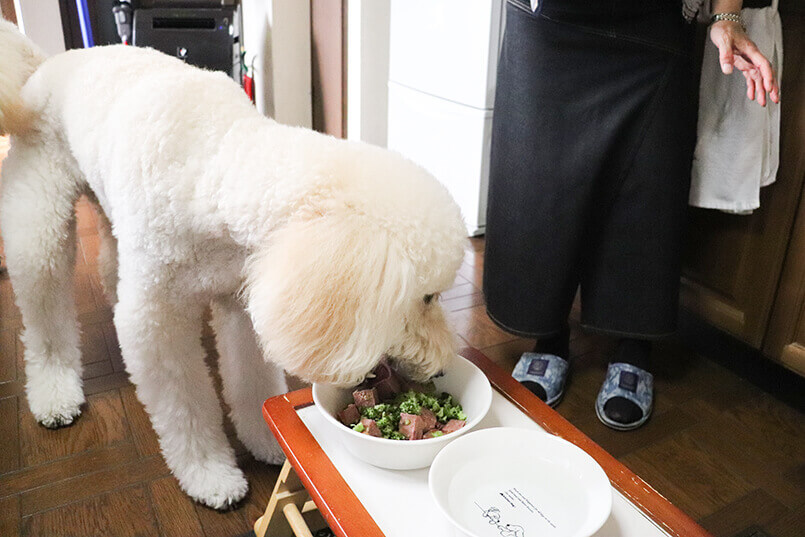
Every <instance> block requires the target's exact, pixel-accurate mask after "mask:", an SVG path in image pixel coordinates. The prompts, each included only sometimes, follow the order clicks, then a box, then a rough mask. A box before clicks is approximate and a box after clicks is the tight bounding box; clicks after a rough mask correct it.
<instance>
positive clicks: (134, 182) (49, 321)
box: [0, 22, 466, 508]
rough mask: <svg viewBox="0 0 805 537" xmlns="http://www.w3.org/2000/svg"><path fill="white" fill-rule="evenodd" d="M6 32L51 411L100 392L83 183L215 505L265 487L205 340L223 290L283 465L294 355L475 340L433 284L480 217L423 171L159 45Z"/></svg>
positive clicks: (120, 299) (15, 184) (7, 77)
mask: <svg viewBox="0 0 805 537" xmlns="http://www.w3.org/2000/svg"><path fill="white" fill-rule="evenodd" d="M0 50H2V51H3V53H2V57H0V111H2V113H3V114H5V115H0V129H6V130H8V131H10V132H11V133H12V135H13V136H12V144H11V151H10V153H9V156H8V159H7V161H6V162H5V163H4V165H3V181H2V183H3V184H2V200H0V204H1V205H0V224H1V225H2V229H3V236H4V239H5V247H6V254H7V260H8V268H9V273H10V275H11V279H12V283H13V284H14V288H15V291H16V294H17V299H18V303H19V307H20V310H21V311H22V315H23V320H24V324H25V334H24V338H23V341H24V343H25V360H26V374H27V378H28V384H27V394H28V402H29V405H30V407H31V410H32V412H33V414H34V416H35V417H36V418H37V420H39V421H40V422H41V423H42V424H44V425H46V426H48V427H56V426H60V425H64V424H68V423H70V422H71V421H72V420H73V419H75V417H76V416H78V414H79V412H80V408H79V407H80V405H81V404H82V403H83V402H84V396H83V393H82V389H81V379H80V367H81V360H80V355H79V337H78V325H77V323H76V312H75V306H74V304H73V298H72V271H73V262H74V255H75V252H74V243H75V241H74V233H75V231H74V228H75V225H74V216H73V204H74V202H75V200H76V198H77V197H78V196H79V195H80V194H81V193H83V192H90V193H91V194H92V195H93V196H94V198H95V199H96V200H97V202H98V204H99V206H100V207H101V208H102V210H103V213H104V216H103V217H102V218H101V219H100V227H101V229H100V234H101V237H102V239H103V242H104V244H103V246H102V253H101V259H100V262H101V275H102V279H103V283H104V288H105V291H106V293H107V295H108V296H109V297H110V299H111V300H112V301H115V302H116V304H115V326H116V328H117V331H118V336H119V339H120V344H121V347H122V351H123V357H124V360H125V362H126V368H127V370H128V372H129V374H130V375H131V379H132V381H133V382H134V383H135V384H136V386H137V394H138V397H139V398H140V400H141V401H142V402H143V404H144V405H145V407H146V410H147V411H148V413H149V415H150V417H151V421H152V423H153V426H154V429H155V430H156V432H157V434H158V435H159V439H160V446H161V448H162V452H163V454H164V456H165V459H166V461H167V463H168V465H169V466H170V468H171V470H172V471H173V473H174V475H175V476H176V477H177V478H178V480H179V483H180V484H181V486H182V488H183V489H184V490H185V491H186V492H187V493H188V494H190V495H191V496H192V497H193V498H195V499H197V500H198V501H201V502H203V503H205V504H207V505H210V506H212V507H219V508H220V507H225V506H227V505H230V504H232V503H234V502H236V501H238V500H239V499H240V498H242V497H243V495H244V494H245V492H246V489H247V484H246V480H245V478H244V476H243V474H242V472H241V471H240V470H239V469H238V468H237V466H236V464H235V458H234V454H233V452H232V449H231V448H230V446H229V444H228V443H227V440H226V437H225V435H224V432H223V430H222V426H221V423H222V415H221V409H220V407H219V405H218V401H217V399H216V396H215V392H214V390H213V385H212V382H211V380H210V376H209V372H208V370H207V368H206V367H205V365H204V361H203V356H204V353H203V349H202V347H201V343H200V341H199V336H200V330H201V318H202V314H203V310H204V308H205V307H206V306H207V305H208V304H210V303H211V302H212V303H213V304H214V308H213V312H214V317H215V318H214V323H213V324H214V326H215V328H216V331H217V335H218V345H219V350H220V351H221V364H220V369H221V374H222V377H223V380H224V397H225V399H226V400H227V403H228V404H229V406H230V408H231V409H232V418H233V421H234V423H235V426H236V428H237V432H238V435H239V437H240V438H241V440H242V441H243V442H244V444H245V445H246V446H247V447H248V448H249V449H250V450H251V451H252V452H253V453H254V454H255V455H256V456H257V457H258V458H261V459H262V460H265V461H268V462H278V461H279V460H280V458H281V452H280V451H279V449H278V447H277V445H276V443H274V441H273V440H272V439H271V437H270V434H269V433H268V429H267V427H266V426H265V424H264V423H263V422H262V419H261V416H260V404H261V402H262V400H263V399H265V398H266V397H268V396H271V395H274V394H276V393H279V392H282V391H284V390H285V388H286V386H285V383H284V377H283V376H282V371H281V369H280V368H284V369H286V370H287V371H290V372H291V373H293V374H296V375H298V376H300V377H302V378H304V379H306V380H308V381H323V382H333V383H339V384H351V383H355V382H357V381H359V380H360V379H362V378H363V377H364V376H365V375H366V373H367V372H369V371H370V370H371V369H372V368H373V367H374V366H375V365H376V363H377V361H378V360H379V358H380V356H381V355H382V354H383V353H385V352H388V353H391V354H393V356H394V357H395V358H396V359H397V360H398V361H399V363H400V365H401V366H403V367H404V368H405V369H407V370H408V371H409V373H410V374H411V375H413V376H414V377H416V378H420V379H422V378H427V377H429V376H431V375H433V374H435V373H436V372H438V371H439V370H440V369H441V368H442V366H443V364H444V363H445V361H446V360H447V359H448V357H449V356H450V355H451V354H452V353H453V352H454V345H455V343H454V337H453V335H452V333H451V331H450V329H449V327H448V325H447V323H446V321H445V318H444V315H443V313H442V311H441V307H440V306H439V305H438V302H437V301H433V302H431V303H430V304H425V302H424V301H423V296H424V295H426V294H431V293H438V292H439V291H441V290H444V289H447V288H448V287H450V285H451V284H452V282H453V280H454V278H455V273H456V270H457V269H458V266H459V264H460V263H461V259H462V256H463V250H464V247H465V241H466V239H465V229H464V225H463V223H462V221H461V217H460V213H459V209H458V207H457V206H456V204H455V203H454V202H453V200H452V199H451V198H450V196H449V194H448V193H447V191H446V190H445V188H444V187H442V186H441V185H440V184H439V183H438V182H437V181H436V180H435V179H434V178H433V177H431V176H430V175H429V174H427V173H426V172H425V171H424V170H422V169H421V168H419V167H417V166H416V165H414V164H413V163H411V162H409V161H407V160H405V159H403V158H402V157H401V156H399V155H397V154H394V153H391V152H388V151H385V150H382V149H379V148H376V147H371V146H368V145H363V144H356V143H348V142H345V141H341V140H336V139H334V138H331V137H327V136H323V135H321V134H317V133H314V132H312V131H309V130H305V129H300V128H291V127H287V126H283V125H280V124H278V123H276V122H274V121H272V120H270V119H267V118H264V117H262V116H260V115H259V114H258V113H257V112H256V111H255V110H254V108H253V107H252V106H251V104H250V103H249V102H248V100H247V99H246V98H245V97H244V96H243V94H242V91H241V90H240V89H239V88H238V87H237V85H235V84H234V83H233V82H232V81H231V80H229V79H228V78H227V77H226V76H225V75H223V74H217V73H211V72H205V71H202V70H199V69H195V68H193V67H189V66H187V65H185V64H183V63H181V62H180V61H178V60H176V59H173V58H170V57H168V56H164V55H162V54H160V53H157V52H155V51H152V50H147V49H138V48H133V47H123V46H113V47H101V48H94V49H88V50H77V51H70V52H67V53H64V54H61V55H58V56H55V57H53V58H51V59H48V60H46V61H45V60H44V58H43V57H42V56H41V54H39V53H37V52H36V51H35V47H33V46H32V45H31V44H30V42H29V41H27V40H26V39H25V38H23V37H21V36H20V34H19V33H18V32H17V31H16V28H15V27H14V26H12V25H10V24H8V23H4V22H0ZM32 51H33V52H32ZM43 62H44V63H43ZM40 64H41V65H40ZM26 80H27V82H26ZM23 84H24V85H23ZM10 117H11V118H12V120H9V118H10ZM4 118H5V119H4ZM277 366H279V367H277Z"/></svg>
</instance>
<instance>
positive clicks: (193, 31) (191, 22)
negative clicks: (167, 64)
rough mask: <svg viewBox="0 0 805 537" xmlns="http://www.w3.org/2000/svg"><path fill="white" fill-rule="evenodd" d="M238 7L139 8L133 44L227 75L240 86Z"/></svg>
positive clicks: (135, 12)
mask: <svg viewBox="0 0 805 537" xmlns="http://www.w3.org/2000/svg"><path fill="white" fill-rule="evenodd" d="M237 10H238V7H237V6H223V5H218V6H210V7H150V8H139V7H138V8H135V9H134V10H133V11H134V20H133V25H132V26H133V32H132V44H133V45H135V46H140V47H151V48H154V49H157V50H159V51H161V52H164V53H165V54H170V55H171V56H176V57H177V58H179V59H181V60H183V61H186V62H187V63H189V64H192V65H195V66H198V67H203V68H205V69H212V70H216V71H223V72H225V73H227V74H228V75H230V76H231V77H233V78H234V79H235V80H236V81H238V82H240V50H239V46H240V45H239V43H238V41H239V35H240V31H239V24H238V20H237V18H238V11H237Z"/></svg>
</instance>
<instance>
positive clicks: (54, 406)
mask: <svg viewBox="0 0 805 537" xmlns="http://www.w3.org/2000/svg"><path fill="white" fill-rule="evenodd" d="M62 158H63V159H64V161H62V160H61V159H62ZM66 161H67V159H66V157H60V156H59V154H58V150H56V149H54V148H53V147H52V146H48V145H46V144H37V145H27V144H26V143H25V142H24V141H21V140H14V141H13V142H12V147H11V151H10V153H9V156H8V158H7V159H6V161H5V162H4V163H3V185H2V187H3V188H2V190H3V191H2V201H1V202H0V203H1V204H2V205H1V206H0V225H1V226H2V229H3V239H4V243H5V251H6V261H7V264H8V272H9V275H10V277H11V283H12V285H13V286H14V292H15V294H16V297H17V305H18V306H19V308H20V311H21V312H22V321H23V324H24V326H25V330H24V332H23V335H22V342H23V344H24V346H25V375H26V379H27V380H26V386H25V388H26V393H27V396H28V406H29V407H30V409H31V412H32V413H33V415H34V417H35V418H36V420H37V421H38V422H39V423H41V424H42V425H44V426H45V427H48V428H55V427H60V426H63V425H69V424H70V423H72V422H73V420H74V419H75V418H76V417H77V416H78V415H79V414H80V406H81V404H82V403H83V402H84V394H83V390H82V383H81V351H80V343H79V340H80V338H79V329H78V323H77V321H76V309H75V302H74V297H73V271H74V264H75V247H76V238H75V213H74V203H75V200H76V198H77V197H78V194H79V192H78V190H79V187H78V181H77V180H76V179H75V177H74V176H73V172H72V170H71V169H70V166H69V165H68V164H67V163H66Z"/></svg>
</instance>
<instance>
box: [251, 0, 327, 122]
mask: <svg viewBox="0 0 805 537" xmlns="http://www.w3.org/2000/svg"><path fill="white" fill-rule="evenodd" d="M242 8H243V46H244V48H245V49H246V64H247V65H254V78H255V80H254V81H255V104H256V105H257V109H258V110H259V111H260V112H261V113H263V114H265V115H267V116H270V117H273V118H274V119H276V120H277V121H279V122H280V123H285V124H287V125H298V126H303V127H311V126H312V124H313V104H312V95H311V91H312V88H311V73H310V3H309V2H305V1H299V0H242Z"/></svg>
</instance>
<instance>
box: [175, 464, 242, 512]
mask: <svg viewBox="0 0 805 537" xmlns="http://www.w3.org/2000/svg"><path fill="white" fill-rule="evenodd" d="M182 473H183V474H185V475H184V478H180V479H179V484H180V485H181V486H182V488H183V489H184V490H185V492H187V494H188V495H189V496H190V497H191V498H193V499H194V500H196V501H197V502H199V503H202V504H204V505H206V506H207V507H212V508H213V509H218V510H219V511H227V510H229V509H233V508H234V507H235V506H236V505H237V504H238V502H240V501H241V500H242V499H243V498H244V497H245V496H246V493H247V492H248V491H249V482H248V481H246V476H244V475H243V472H242V471H241V470H240V468H238V467H237V466H230V465H228V464H222V463H218V462H210V461H207V462H206V463H205V464H201V463H199V464H193V465H191V466H190V467H188V468H186V469H185V471H184V472H182Z"/></svg>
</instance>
